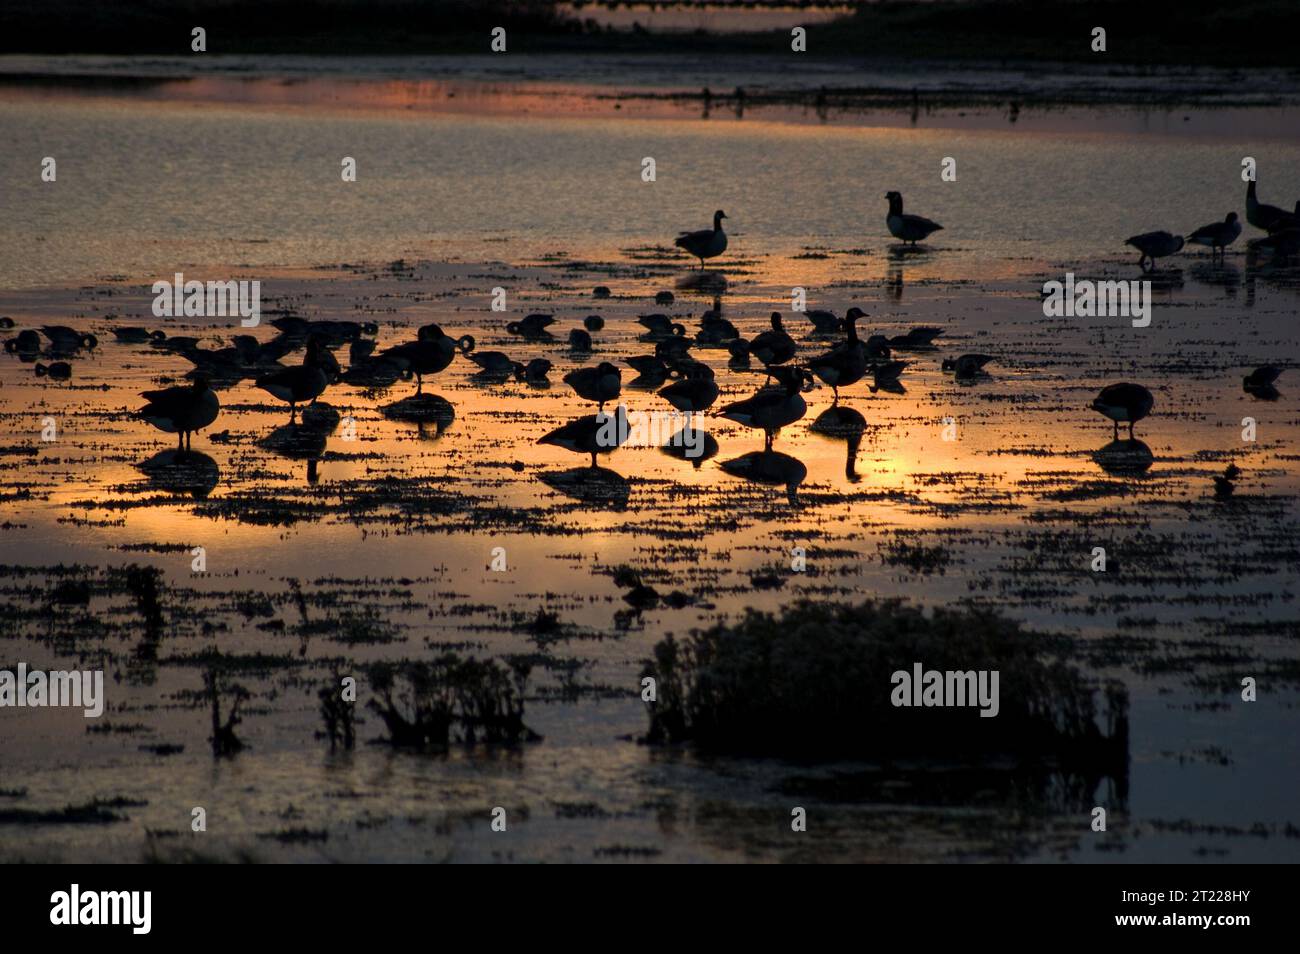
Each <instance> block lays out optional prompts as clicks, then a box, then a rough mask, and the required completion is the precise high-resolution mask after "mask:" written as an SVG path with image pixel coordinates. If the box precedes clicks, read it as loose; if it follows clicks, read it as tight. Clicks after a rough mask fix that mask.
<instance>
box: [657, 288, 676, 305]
mask: <svg viewBox="0 0 1300 954" xmlns="http://www.w3.org/2000/svg"><path fill="white" fill-rule="evenodd" d="M676 300H677V296H676V295H674V294H673V293H672V292H670V291H667V290H666V289H665V290H664V291H658V292H655V304H656V305H671V304H672V303H673V302H675V301H676Z"/></svg>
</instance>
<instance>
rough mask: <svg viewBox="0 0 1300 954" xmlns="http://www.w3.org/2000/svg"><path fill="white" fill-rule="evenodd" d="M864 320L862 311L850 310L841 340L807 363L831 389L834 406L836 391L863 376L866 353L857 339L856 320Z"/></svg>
mask: <svg viewBox="0 0 1300 954" xmlns="http://www.w3.org/2000/svg"><path fill="white" fill-rule="evenodd" d="M864 317H866V316H865V315H864V314H863V312H862V309H860V308H850V309H849V310H848V313H847V314H846V315H845V316H844V322H845V325H846V331H847V336H846V337H845V339H844V341H842V342H840V343H839V344H838V345H836V346H835V347H834V348H832V349H831V350H830V351H827V352H826V353H825V354H822V355H818V356H817V357H815V358H813V359H812V360H811V361H809V362H808V370H809V371H810V372H812V374H814V375H815V376H816V377H818V378H819V379H821V381H822V383H824V384H829V385H830V386H831V390H832V391H833V392H834V393H835V402H836V403H838V402H839V399H840V388H842V387H848V386H849V385H850V384H857V383H858V382H859V381H861V380H862V377H863V375H865V374H866V373H867V350H866V347H865V346H864V345H863V343H862V341H861V340H860V339H859V338H858V319H859V318H864Z"/></svg>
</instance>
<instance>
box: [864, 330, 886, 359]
mask: <svg viewBox="0 0 1300 954" xmlns="http://www.w3.org/2000/svg"><path fill="white" fill-rule="evenodd" d="M863 347H864V348H865V349H866V352H867V359H868V360H870V361H886V360H888V359H889V356H890V355H891V354H893V352H892V351H890V350H889V339H887V338H886V337H885V336H884V335H872V336H871V337H869V338H868V339H867V340H866V341H865V342H864V343H863Z"/></svg>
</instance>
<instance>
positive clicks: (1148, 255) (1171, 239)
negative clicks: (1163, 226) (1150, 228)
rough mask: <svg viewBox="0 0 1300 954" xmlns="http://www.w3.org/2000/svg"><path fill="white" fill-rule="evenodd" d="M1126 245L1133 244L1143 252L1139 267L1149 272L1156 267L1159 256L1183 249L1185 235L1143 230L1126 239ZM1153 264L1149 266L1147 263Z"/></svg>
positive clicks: (1162, 256)
mask: <svg viewBox="0 0 1300 954" xmlns="http://www.w3.org/2000/svg"><path fill="white" fill-rule="evenodd" d="M1124 244H1125V245H1132V246H1133V247H1134V248H1135V249H1137V250H1138V251H1139V252H1141V253H1142V256H1141V258H1139V259H1138V268H1140V269H1142V271H1144V272H1149V271H1151V269H1153V268H1155V267H1156V259H1157V258H1165V257H1166V256H1168V255H1173V254H1175V253H1177V252H1181V251H1182V250H1183V237H1182V236H1181V235H1173V234H1171V233H1169V232H1143V233H1142V234H1141V235H1134V236H1132V237H1131V238H1127V239H1125V240H1124ZM1148 262H1150V263H1151V264H1150V265H1149V266H1148V265H1147V263H1148Z"/></svg>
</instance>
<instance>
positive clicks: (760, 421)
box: [718, 365, 811, 450]
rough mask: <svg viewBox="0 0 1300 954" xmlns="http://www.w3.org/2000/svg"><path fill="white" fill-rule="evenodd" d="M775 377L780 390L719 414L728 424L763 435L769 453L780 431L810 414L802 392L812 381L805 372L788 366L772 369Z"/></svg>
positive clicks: (734, 405) (725, 409)
mask: <svg viewBox="0 0 1300 954" xmlns="http://www.w3.org/2000/svg"><path fill="white" fill-rule="evenodd" d="M772 377H774V378H776V380H777V383H778V384H779V385H780V386H779V387H778V388H768V389H764V390H762V391H759V392H758V393H757V394H755V395H754V396H753V397H751V398H746V399H745V400H743V401H737V402H735V403H734V404H728V405H726V406H725V407H723V408H722V410H721V411H719V412H718V413H719V414H721V415H722V416H723V417H725V418H727V420H729V421H735V422H736V423H737V424H742V425H744V426H745V427H753V428H758V429H759V430H761V431H763V435H764V442H763V444H764V447H765V448H767V449H768V450H771V449H772V439H773V437H774V436H775V434H776V432H777V431H779V430H780V429H781V428H783V427H785V426H786V425H787V424H793V423H794V422H795V421H797V420H799V419H800V418H801V417H803V416H804V415H805V414H807V413H808V405H807V404H806V403H804V399H803V395H802V394H800V393H799V391H800V388H801V387H802V386H803V384H804V382H805V381H806V380H808V381H810V380H811V379H810V378H808V376H807V374H806V373H805V372H804V371H803V370H802V369H800V368H792V367H788V366H785V365H778V366H777V367H774V368H772Z"/></svg>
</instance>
